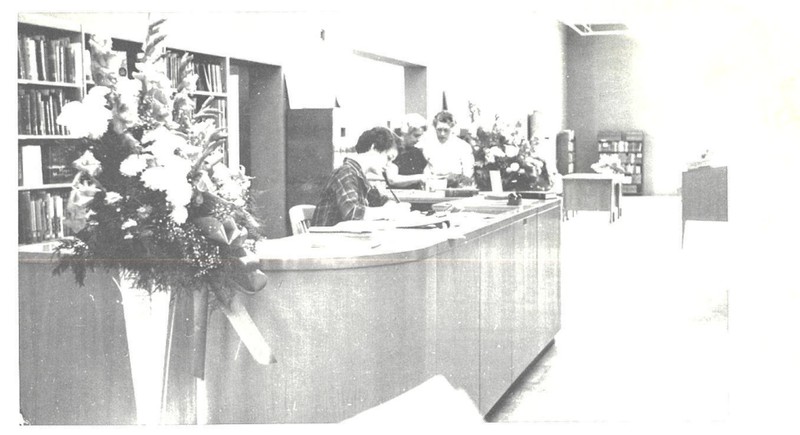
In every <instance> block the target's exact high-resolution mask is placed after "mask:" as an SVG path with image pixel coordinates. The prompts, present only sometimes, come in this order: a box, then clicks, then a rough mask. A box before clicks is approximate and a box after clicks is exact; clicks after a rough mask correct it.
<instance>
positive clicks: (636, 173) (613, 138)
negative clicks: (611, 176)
mask: <svg viewBox="0 0 800 435" xmlns="http://www.w3.org/2000/svg"><path fill="white" fill-rule="evenodd" d="M597 152H598V154H600V155H601V156H602V155H604V154H605V155H612V156H615V157H616V158H618V159H619V164H620V166H621V167H622V169H623V170H624V171H625V174H624V177H625V178H624V183H623V185H622V193H623V194H626V195H642V194H644V152H645V149H644V132H643V131H641V130H629V131H623V132H619V131H601V132H600V133H598V134H597Z"/></svg>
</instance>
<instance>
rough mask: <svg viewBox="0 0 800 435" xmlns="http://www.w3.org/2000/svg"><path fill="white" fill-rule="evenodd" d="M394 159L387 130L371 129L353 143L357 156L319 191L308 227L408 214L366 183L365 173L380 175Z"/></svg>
mask: <svg viewBox="0 0 800 435" xmlns="http://www.w3.org/2000/svg"><path fill="white" fill-rule="evenodd" d="M396 156H397V144H396V142H395V136H394V134H393V133H392V132H391V130H389V129H388V128H386V127H374V128H371V129H369V130H367V131H365V132H363V133H361V136H359V138H358V142H356V155H355V156H353V157H347V158H345V159H344V162H343V163H342V166H340V167H338V168H336V169H335V170H334V171H333V173H332V174H331V176H330V178H328V181H327V183H326V184H325V188H324V189H323V190H322V194H321V195H320V200H319V202H318V203H317V208H316V210H314V216H313V217H312V218H311V226H333V225H336V224H337V223H339V222H342V221H347V220H374V219H381V218H388V217H390V216H394V215H396V214H398V213H399V212H401V211H408V204H405V207H403V206H402V205H401V204H399V203H397V202H390V201H387V198H386V197H385V196H383V195H381V194H380V192H379V191H378V190H377V189H376V188H375V187H373V186H372V185H371V184H370V182H369V181H368V180H367V174H373V175H377V176H379V177H380V176H382V174H383V171H384V170H385V169H386V165H387V164H389V162H390V161H392V160H393V159H394V158H395V157H396Z"/></svg>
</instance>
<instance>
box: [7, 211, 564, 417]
mask: <svg viewBox="0 0 800 435" xmlns="http://www.w3.org/2000/svg"><path fill="white" fill-rule="evenodd" d="M454 202H457V203H459V204H461V205H462V206H463V207H464V209H465V211H464V212H461V213H452V214H451V215H450V219H451V222H452V223H453V224H455V225H456V226H457V227H456V228H454V229H451V230H443V229H395V230H386V231H376V232H374V233H369V234H367V235H366V236H364V235H357V234H307V235H300V236H292V237H286V238H283V239H276V240H269V241H266V242H264V243H263V244H261V245H260V246H259V247H258V248H259V251H258V252H259V255H260V257H261V260H260V261H261V268H262V269H263V270H264V271H266V273H267V276H268V278H269V283H268V285H267V288H266V289H264V290H262V291H261V292H259V293H257V294H255V295H252V296H248V295H244V294H242V295H240V298H241V299H240V300H241V301H242V302H243V304H244V305H245V306H246V308H247V310H248V312H249V314H250V316H251V317H252V319H253V321H254V322H255V324H256V325H257V327H258V329H259V331H260V332H261V333H262V334H263V335H264V337H265V339H266V341H267V342H268V343H269V345H270V346H271V347H272V349H273V351H274V353H275V357H276V358H277V363H276V364H271V365H268V366H262V365H259V364H257V363H256V362H255V361H254V359H253V358H252V357H251V356H250V354H249V352H248V350H247V348H246V347H245V346H244V345H243V344H242V342H241V341H240V339H239V336H238V335H237V334H236V332H235V331H234V330H233V328H232V327H231V325H230V324H229V323H228V320H227V318H225V316H224V315H223V314H222V313H221V312H220V311H219V310H213V311H211V314H210V317H209V322H208V339H207V345H206V367H205V382H203V383H199V384H198V383H197V382H196V381H195V378H193V377H192V375H191V374H189V373H188V367H189V365H190V364H189V357H190V355H191V353H192V352H191V350H192V347H191V337H192V322H191V300H190V299H189V300H187V298H176V300H175V314H174V315H175V318H176V319H178V320H179V321H176V322H175V330H174V332H173V334H172V337H173V339H172V342H171V344H170V355H171V358H170V366H169V382H168V388H167V392H166V394H165V399H166V402H165V403H164V405H163V406H164V409H165V410H166V412H165V414H164V415H163V418H164V420H163V421H164V422H165V423H195V422H202V421H203V419H202V418H198V415H203V414H207V421H208V422H209V423H314V422H338V421H342V420H344V419H346V418H349V417H352V416H354V415H356V414H358V413H359V412H361V411H364V410H366V409H369V408H372V407H374V406H376V405H378V404H380V403H382V402H385V401H387V400H389V399H391V398H393V397H396V396H398V395H400V394H402V393H403V392H404V391H407V390H409V389H411V388H413V387H415V386H417V385H419V384H421V383H422V382H424V381H426V380H427V379H429V378H431V377H432V376H434V375H437V374H442V375H444V376H445V377H447V379H448V381H449V382H450V383H451V384H452V385H453V386H454V387H456V388H461V389H464V390H465V391H466V392H467V393H468V394H469V396H470V397H471V398H472V400H473V401H474V402H475V403H476V405H477V406H478V408H479V410H480V411H481V413H483V414H485V413H487V412H488V411H489V410H490V409H491V408H492V406H494V405H495V404H496V403H497V401H498V399H500V397H501V396H502V395H503V394H504V393H505V392H506V390H507V389H508V388H509V386H510V385H511V384H512V382H513V381H514V380H515V379H517V377H519V375H520V374H521V373H522V372H523V370H524V369H525V368H526V367H528V366H529V365H530V364H531V362H532V361H534V360H535V359H536V358H537V356H538V355H540V354H541V353H542V352H543V351H544V350H545V349H546V348H547V347H548V345H549V344H550V343H552V341H553V339H554V337H555V335H556V332H558V330H559V328H560V325H561V316H560V313H561V296H560V237H561V235H560V231H561V219H560V215H561V202H560V199H555V200H546V201H540V200H524V201H523V203H522V205H520V206H506V205H504V203H503V202H500V201H489V200H486V199H483V198H481V197H472V198H464V199H459V200H457V201H454ZM37 250H38V252H36V251H37ZM19 265H20V282H19V295H20V297H19V304H20V307H19V310H20V311H19V313H20V362H21V364H20V382H21V385H20V386H21V391H20V405H21V410H22V413H23V416H24V417H25V418H26V420H27V421H28V422H30V423H32V424H129V423H135V421H136V409H135V404H134V401H133V388H132V387H133V385H132V381H131V368H130V363H129V361H128V358H127V355H128V344H127V341H126V338H125V321H124V315H123V311H122V306H121V298H120V295H119V290H117V289H116V286H115V285H114V284H113V282H112V281H111V275H109V274H105V273H89V274H88V276H87V286H86V287H84V288H80V287H77V286H76V285H75V284H74V280H73V278H72V276H70V275H64V276H60V277H52V276H51V271H52V269H53V266H54V265H55V262H54V260H53V259H52V257H51V254H50V251H49V248H48V247H47V246H43V245H38V246H30V247H27V248H25V249H20V257H19ZM155 345H159V343H156V342H154V346H155ZM201 387H202V388H201ZM204 391H205V392H204ZM204 403H207V412H202V410H200V412H198V409H200V407H202V406H204V405H203V404H204ZM409 418H413V416H409Z"/></svg>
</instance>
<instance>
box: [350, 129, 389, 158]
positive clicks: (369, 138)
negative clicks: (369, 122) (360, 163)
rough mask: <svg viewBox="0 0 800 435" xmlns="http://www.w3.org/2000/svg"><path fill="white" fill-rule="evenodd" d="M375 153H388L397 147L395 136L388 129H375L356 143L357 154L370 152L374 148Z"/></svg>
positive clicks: (363, 134)
mask: <svg viewBox="0 0 800 435" xmlns="http://www.w3.org/2000/svg"><path fill="white" fill-rule="evenodd" d="M373 146H374V147H375V151H386V150H388V149H390V148H393V147H395V148H396V147H397V143H396V142H395V135H394V134H393V133H392V131H391V130H389V129H388V128H386V127H373V128H371V129H369V130H367V131H365V132H363V133H361V136H359V137H358V142H356V152H357V153H359V154H361V153H365V152H367V151H369V150H370V149H372V147H373Z"/></svg>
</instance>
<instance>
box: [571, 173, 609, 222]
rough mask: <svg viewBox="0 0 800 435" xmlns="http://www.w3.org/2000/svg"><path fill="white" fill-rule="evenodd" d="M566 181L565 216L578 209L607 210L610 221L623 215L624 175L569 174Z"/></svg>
mask: <svg viewBox="0 0 800 435" xmlns="http://www.w3.org/2000/svg"><path fill="white" fill-rule="evenodd" d="M562 180H563V182H564V218H565V219H568V218H569V215H568V212H570V211H572V212H573V214H574V212H575V211H577V210H586V211H607V212H609V222H614V221H615V220H616V219H617V218H619V217H621V216H622V207H621V206H620V198H621V197H622V177H620V176H618V175H606V174H568V175H564V177H563V178H562Z"/></svg>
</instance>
